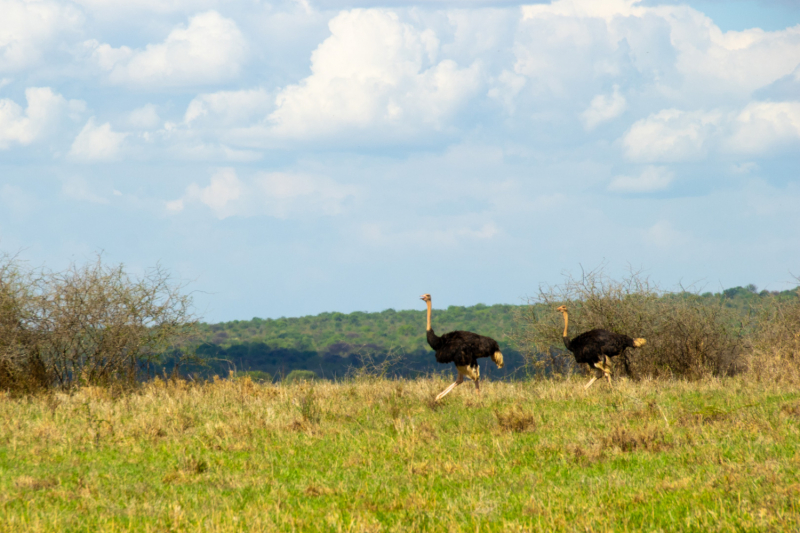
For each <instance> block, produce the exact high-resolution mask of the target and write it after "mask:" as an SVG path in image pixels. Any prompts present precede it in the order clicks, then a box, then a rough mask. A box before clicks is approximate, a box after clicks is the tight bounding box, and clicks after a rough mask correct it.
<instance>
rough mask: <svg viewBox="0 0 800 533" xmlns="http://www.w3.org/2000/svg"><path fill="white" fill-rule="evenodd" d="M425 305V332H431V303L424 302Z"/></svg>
mask: <svg viewBox="0 0 800 533" xmlns="http://www.w3.org/2000/svg"><path fill="white" fill-rule="evenodd" d="M425 304H427V306H428V327H427V328H426V331H430V330H431V301H430V300H426V301H425Z"/></svg>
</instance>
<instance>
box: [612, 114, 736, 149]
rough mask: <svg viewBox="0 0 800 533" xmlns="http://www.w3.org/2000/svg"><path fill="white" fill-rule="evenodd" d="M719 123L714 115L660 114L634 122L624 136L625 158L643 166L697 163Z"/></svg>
mask: <svg viewBox="0 0 800 533" xmlns="http://www.w3.org/2000/svg"><path fill="white" fill-rule="evenodd" d="M722 121H723V115H722V113H720V112H717V111H710V112H709V111H681V110H679V109H665V110H663V111H659V112H658V113H655V114H652V115H650V116H649V117H647V118H645V119H641V120H637V121H636V122H635V123H634V124H633V125H632V126H631V127H630V129H629V130H628V131H627V133H625V135H624V136H623V139H622V144H623V146H624V147H625V155H626V156H627V157H628V158H629V159H631V160H633V161H643V162H648V161H685V160H692V159H699V158H701V157H703V156H705V155H706V153H707V152H708V142H709V139H710V138H711V137H712V136H713V135H714V133H716V129H717V127H718V126H719V125H720V123H721V122H722Z"/></svg>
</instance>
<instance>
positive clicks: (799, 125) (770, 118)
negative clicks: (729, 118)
mask: <svg viewBox="0 0 800 533" xmlns="http://www.w3.org/2000/svg"><path fill="white" fill-rule="evenodd" d="M732 130H733V131H732V134H731V136H730V137H729V139H728V140H727V142H726V145H727V148H728V149H729V150H730V151H732V152H734V153H745V154H759V153H765V152H769V151H772V150H774V149H779V148H782V147H787V146H792V145H794V146H795V149H797V147H796V145H797V144H798V142H800V101H795V102H753V103H751V104H748V105H747V106H746V107H745V108H744V109H743V110H742V111H741V113H739V114H738V115H737V116H736V118H735V119H734V121H733V124H732Z"/></svg>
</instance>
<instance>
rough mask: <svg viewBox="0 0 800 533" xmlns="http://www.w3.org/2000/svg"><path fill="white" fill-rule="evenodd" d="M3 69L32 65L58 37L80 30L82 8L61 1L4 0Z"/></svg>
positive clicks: (0, 30) (0, 0)
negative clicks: (80, 9) (77, 8)
mask: <svg viewBox="0 0 800 533" xmlns="http://www.w3.org/2000/svg"><path fill="white" fill-rule="evenodd" d="M0 14H2V15H1V16H0V72H3V71H6V72H8V71H15V70H22V69H25V68H30V67H31V65H34V64H36V63H38V62H39V60H40V59H41V57H42V55H43V54H44V52H45V51H46V50H47V49H48V48H49V47H51V46H52V45H53V42H54V41H55V39H56V37H57V36H58V35H59V34H61V33H63V32H67V31H71V30H72V31H74V30H77V29H78V28H79V27H80V25H81V23H82V21H83V18H82V16H81V14H80V12H79V11H78V10H76V9H75V8H74V7H71V6H69V5H64V4H63V3H58V2H48V1H37V2H30V1H24V0H0Z"/></svg>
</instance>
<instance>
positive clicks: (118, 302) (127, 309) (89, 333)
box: [0, 256, 195, 390]
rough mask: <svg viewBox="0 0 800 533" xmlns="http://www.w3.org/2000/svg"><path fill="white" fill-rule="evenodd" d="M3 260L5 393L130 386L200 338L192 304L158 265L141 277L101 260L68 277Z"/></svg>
mask: <svg viewBox="0 0 800 533" xmlns="http://www.w3.org/2000/svg"><path fill="white" fill-rule="evenodd" d="M2 259H3V261H2V263H3V264H2V266H0V329H1V330H2V331H0V334H2V339H3V340H2V341H0V387H3V388H6V389H25V390H27V389H32V388H43V387H44V388H46V387H54V386H55V387H59V388H62V389H67V388H70V387H72V386H74V385H76V384H96V385H97V384H109V383H112V382H118V381H120V380H125V381H129V382H130V381H133V380H135V379H136V376H137V372H138V369H139V368H140V366H141V364H142V363H147V362H150V363H152V362H156V361H157V360H158V359H159V358H160V357H161V356H162V355H163V354H164V353H165V352H167V351H168V350H170V349H174V348H175V347H176V346H177V345H178V344H179V343H180V342H181V341H183V340H185V339H186V338H187V336H188V335H190V334H191V332H192V331H193V328H194V325H195V320H194V317H193V316H192V314H191V303H192V300H191V297H190V296H189V295H186V294H184V293H183V289H184V287H183V286H181V285H179V284H175V283H174V282H173V281H172V279H171V278H170V276H169V274H168V273H167V272H166V271H165V270H164V269H162V268H161V267H159V266H157V267H155V268H153V269H150V270H149V271H147V272H146V273H145V274H144V275H142V276H140V277H134V276H131V275H130V274H128V273H127V272H126V271H125V269H124V267H123V266H122V265H116V266H107V265H104V264H103V263H102V260H101V258H98V259H97V260H96V261H95V262H94V263H91V264H87V265H84V266H78V265H72V266H70V267H69V268H68V269H66V270H65V271H63V272H49V271H39V272H29V271H28V272H26V271H24V270H23V269H22V268H21V267H20V264H19V262H17V261H15V260H14V259H13V258H8V257H7V256H6V257H3V258H2ZM7 334H8V335H7Z"/></svg>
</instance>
